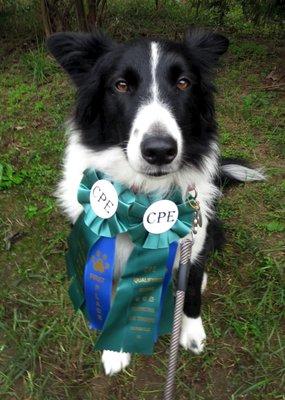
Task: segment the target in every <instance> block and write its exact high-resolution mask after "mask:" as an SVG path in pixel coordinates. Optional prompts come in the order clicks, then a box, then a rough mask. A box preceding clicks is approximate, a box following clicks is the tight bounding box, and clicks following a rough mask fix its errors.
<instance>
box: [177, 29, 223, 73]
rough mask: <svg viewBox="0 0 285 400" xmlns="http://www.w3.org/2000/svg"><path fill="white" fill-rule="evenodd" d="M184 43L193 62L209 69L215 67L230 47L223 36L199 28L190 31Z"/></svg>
mask: <svg viewBox="0 0 285 400" xmlns="http://www.w3.org/2000/svg"><path fill="white" fill-rule="evenodd" d="M184 43H185V45H186V47H187V49H188V51H189V53H190V56H191V57H192V58H193V60H194V61H196V62H197V63H199V65H201V67H204V68H207V69H210V68H211V67H215V66H216V65H217V63H218V61H219V58H220V56H221V55H222V54H224V53H225V52H226V51H227V49H228V47H229V40H228V39H227V38H226V37H224V36H223V35H220V34H218V33H214V32H207V31H205V30H203V29H199V28H196V29H189V31H188V32H187V33H186V36H185V41H184Z"/></svg>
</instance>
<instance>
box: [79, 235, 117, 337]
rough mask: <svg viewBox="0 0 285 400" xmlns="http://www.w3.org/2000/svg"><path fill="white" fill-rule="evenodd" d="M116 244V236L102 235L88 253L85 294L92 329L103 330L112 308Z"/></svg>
mask: <svg viewBox="0 0 285 400" xmlns="http://www.w3.org/2000/svg"><path fill="white" fill-rule="evenodd" d="M115 245H116V238H115V237H113V238H106V237H102V238H100V239H99V240H98V241H97V242H96V243H95V244H94V245H93V246H92V248H91V250H90V252H89V254H88V258H87V262H86V265H85V271H84V294H85V304H86V310H87V315H88V320H89V327H90V328H91V329H97V330H102V328H103V325H104V322H105V320H106V318H107V315H108V313H109V310H110V306H111V296H112V283H113V272H114V266H115Z"/></svg>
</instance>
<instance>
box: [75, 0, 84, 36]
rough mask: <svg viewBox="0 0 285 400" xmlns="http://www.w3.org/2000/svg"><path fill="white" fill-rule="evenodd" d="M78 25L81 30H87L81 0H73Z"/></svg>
mask: <svg viewBox="0 0 285 400" xmlns="http://www.w3.org/2000/svg"><path fill="white" fill-rule="evenodd" d="M74 1H75V9H76V16H77V21H78V27H79V29H80V30H81V31H87V22H86V15H85V10H84V4H83V0H74Z"/></svg>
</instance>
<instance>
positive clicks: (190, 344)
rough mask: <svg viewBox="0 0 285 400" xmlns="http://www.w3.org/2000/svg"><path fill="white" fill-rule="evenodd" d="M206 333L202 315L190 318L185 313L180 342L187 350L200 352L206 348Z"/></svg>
mask: <svg viewBox="0 0 285 400" xmlns="http://www.w3.org/2000/svg"><path fill="white" fill-rule="evenodd" d="M205 340H206V334H205V331H204V327H203V323H202V319H201V317H198V318H189V317H187V316H186V315H185V314H183V319H182V329H181V335H180V344H181V346H183V347H184V349H186V350H191V351H192V352H193V353H195V354H200V353H201V352H202V351H203V350H204V346H205Z"/></svg>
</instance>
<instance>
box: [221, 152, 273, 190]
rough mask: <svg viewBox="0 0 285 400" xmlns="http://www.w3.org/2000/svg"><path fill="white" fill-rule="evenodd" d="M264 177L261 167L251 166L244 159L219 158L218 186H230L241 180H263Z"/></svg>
mask: <svg viewBox="0 0 285 400" xmlns="http://www.w3.org/2000/svg"><path fill="white" fill-rule="evenodd" d="M265 179H266V176H265V174H264V171H263V169H262V168H256V169H254V168H252V167H251V166H250V165H249V164H248V163H247V162H246V161H245V160H242V159H237V158H222V159H221V160H220V174H219V181H218V182H217V184H218V185H219V186H222V187H225V186H231V185H234V184H237V183H241V182H252V181H263V180H265Z"/></svg>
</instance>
